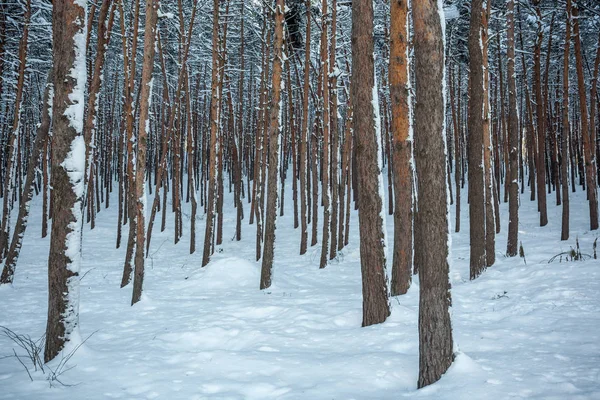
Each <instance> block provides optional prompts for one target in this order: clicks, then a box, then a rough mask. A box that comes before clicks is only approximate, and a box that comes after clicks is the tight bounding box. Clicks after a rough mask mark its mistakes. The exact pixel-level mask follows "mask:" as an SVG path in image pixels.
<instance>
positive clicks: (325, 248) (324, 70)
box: [319, 0, 331, 268]
mask: <svg viewBox="0 0 600 400" xmlns="http://www.w3.org/2000/svg"><path fill="white" fill-rule="evenodd" d="M328 13H329V11H328V10H327V0H323V3H322V6H321V15H322V19H321V72H320V73H321V78H320V83H321V85H322V87H321V93H322V94H323V99H322V100H321V101H322V107H323V108H322V115H321V121H322V125H321V127H322V128H321V133H322V135H323V159H322V164H321V169H322V172H321V174H322V175H321V185H322V186H321V187H322V189H321V190H322V194H321V196H322V197H321V201H322V202H323V240H322V242H321V261H320V263H319V268H325V266H326V265H327V260H328V255H329V253H328V252H329V233H330V232H329V228H330V226H329V224H330V222H331V198H330V192H331V191H330V187H329V166H330V162H329V155H330V151H331V149H330V147H331V146H330V141H329V123H330V120H329V106H330V104H329V78H328V76H329V57H328V55H327V52H328V49H329V43H328V36H329V35H328V32H327V31H328V29H329V28H328V24H329V15H328Z"/></svg>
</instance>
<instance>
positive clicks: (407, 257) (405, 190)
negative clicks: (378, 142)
mask: <svg viewBox="0 0 600 400" xmlns="http://www.w3.org/2000/svg"><path fill="white" fill-rule="evenodd" d="M408 40H409V32H408V2H406V1H392V2H391V5H390V65H389V75H390V102H391V111H392V135H393V138H392V140H393V142H392V143H393V149H392V154H393V160H392V163H391V166H388V168H390V167H392V168H393V170H394V203H395V204H394V259H393V264H392V283H391V294H392V296H396V295H399V294H405V293H406V292H407V291H408V288H409V287H410V283H411V277H412V261H413V260H412V256H413V212H412V208H413V194H412V189H413V188H412V185H413V173H412V165H411V159H412V138H411V137H410V118H411V110H410V97H409V90H410V87H409V85H410V79H409V75H408V74H409V59H408Z"/></svg>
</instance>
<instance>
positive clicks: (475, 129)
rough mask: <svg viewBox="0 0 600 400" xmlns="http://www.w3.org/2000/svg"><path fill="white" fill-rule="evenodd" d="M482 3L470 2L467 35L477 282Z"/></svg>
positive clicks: (481, 230) (480, 265) (481, 256)
mask: <svg viewBox="0 0 600 400" xmlns="http://www.w3.org/2000/svg"><path fill="white" fill-rule="evenodd" d="M482 14H483V2H482V0H473V1H472V2H471V24H470V32H469V70H470V73H469V121H468V124H469V125H468V129H469V146H468V149H469V225H470V244H471V258H470V275H471V279H475V278H477V277H478V276H479V275H481V273H482V272H483V270H484V269H485V266H486V254H485V250H486V235H485V234H486V223H485V221H486V214H485V193H484V186H485V178H484V170H483V110H484V97H483V95H484V90H483V85H484V77H483V48H482V37H481V32H482V31H481V22H482V18H483V15H482Z"/></svg>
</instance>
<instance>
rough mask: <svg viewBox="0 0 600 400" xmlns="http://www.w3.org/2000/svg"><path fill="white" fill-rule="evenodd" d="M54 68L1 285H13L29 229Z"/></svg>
mask: <svg viewBox="0 0 600 400" xmlns="http://www.w3.org/2000/svg"><path fill="white" fill-rule="evenodd" d="M52 81H53V75H52V68H51V69H50V71H49V72H48V80H47V83H46V90H45V91H44V102H43V104H44V106H43V108H42V120H41V123H40V124H39V125H38V128H37V132H36V135H35V141H34V143H33V148H32V151H31V155H30V156H29V160H28V162H27V177H26V178H25V185H24V190H23V191H24V193H23V195H22V196H21V202H20V204H19V216H18V217H17V224H16V226H15V230H14V232H13V236H12V240H11V243H10V247H9V249H8V253H7V256H6V262H5V264H4V269H3V270H2V276H1V277H0V285H1V284H6V283H12V282H13V279H14V274H15V268H16V266H17V259H18V258H19V254H20V251H21V246H22V244H23V238H24V236H25V230H26V229H27V222H28V218H29V205H30V203H31V199H33V193H34V189H35V182H34V180H35V175H36V170H37V166H38V164H39V163H40V159H41V158H42V157H41V156H42V152H43V149H44V146H45V144H46V143H47V140H48V133H49V131H50V123H51V115H52V101H53V98H52V97H53V94H52V93H53V90H52Z"/></svg>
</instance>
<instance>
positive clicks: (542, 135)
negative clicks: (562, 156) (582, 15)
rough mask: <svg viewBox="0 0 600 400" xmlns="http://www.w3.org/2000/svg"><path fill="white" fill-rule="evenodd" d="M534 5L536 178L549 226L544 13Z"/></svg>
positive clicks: (543, 215)
mask: <svg viewBox="0 0 600 400" xmlns="http://www.w3.org/2000/svg"><path fill="white" fill-rule="evenodd" d="M533 4H534V6H535V9H536V13H537V24H538V28H537V39H536V42H535V49H534V68H533V70H534V81H535V102H536V117H537V158H536V168H535V171H536V178H537V195H538V209H539V212H540V226H546V225H547V224H548V210H547V207H546V181H545V179H546V162H545V154H546V152H545V148H546V125H545V124H546V117H545V112H544V100H543V97H542V62H541V52H542V39H543V32H544V31H543V26H542V13H541V9H540V0H533Z"/></svg>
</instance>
